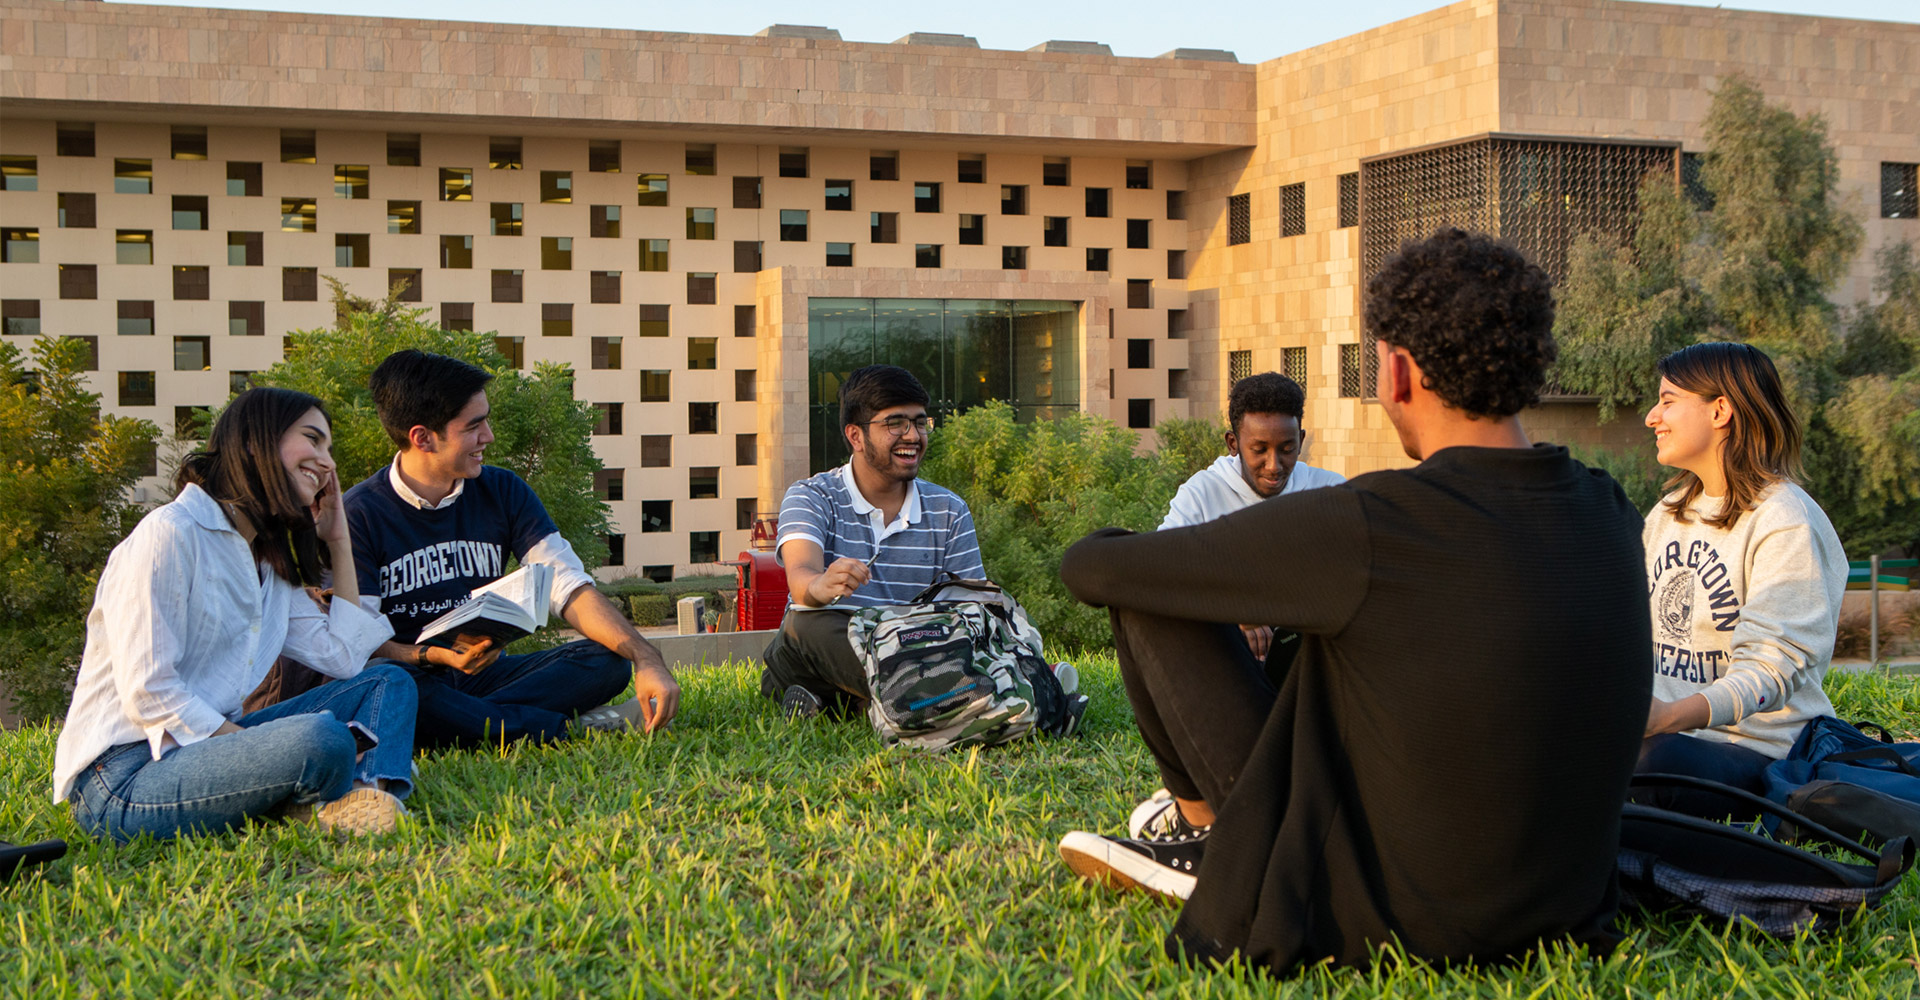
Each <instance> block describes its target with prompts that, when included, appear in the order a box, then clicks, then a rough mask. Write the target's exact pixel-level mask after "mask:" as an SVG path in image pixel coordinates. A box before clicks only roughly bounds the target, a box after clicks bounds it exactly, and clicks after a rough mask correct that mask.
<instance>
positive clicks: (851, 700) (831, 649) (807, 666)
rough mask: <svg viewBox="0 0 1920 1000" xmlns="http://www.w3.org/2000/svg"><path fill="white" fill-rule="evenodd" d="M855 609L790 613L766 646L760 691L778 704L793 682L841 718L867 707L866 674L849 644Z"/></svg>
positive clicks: (828, 609)
mask: <svg viewBox="0 0 1920 1000" xmlns="http://www.w3.org/2000/svg"><path fill="white" fill-rule="evenodd" d="M852 617H853V609H852V608H847V609H844V610H842V609H840V608H825V609H821V610H818V611H788V612H787V616H786V617H785V618H782V619H781V620H780V631H779V632H776V633H774V636H773V641H772V642H769V643H767V651H766V653H765V654H763V658H764V659H765V660H766V661H767V667H766V669H765V670H763V671H761V672H760V693H761V694H763V695H765V696H767V697H768V698H772V699H773V700H775V701H779V700H780V697H781V696H782V695H783V694H785V693H786V690H787V688H789V687H792V686H793V685H795V684H798V685H799V686H801V687H803V688H806V689H807V690H808V691H811V692H813V694H814V696H815V697H817V698H819V699H820V703H821V704H822V705H824V706H826V708H827V710H828V712H829V713H831V714H833V715H835V716H845V715H851V714H854V713H857V712H860V711H862V710H864V709H865V708H866V704H867V673H866V671H865V670H864V669H863V668H862V667H861V666H860V658H859V657H858V656H856V655H854V652H853V645H852V644H851V643H849V642H848V641H847V619H849V618H852Z"/></svg>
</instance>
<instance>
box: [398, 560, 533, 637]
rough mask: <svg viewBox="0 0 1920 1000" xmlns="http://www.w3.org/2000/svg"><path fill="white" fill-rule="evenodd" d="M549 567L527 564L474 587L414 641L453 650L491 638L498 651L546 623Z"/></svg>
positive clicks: (428, 624)
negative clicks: (471, 591) (461, 601)
mask: <svg viewBox="0 0 1920 1000" xmlns="http://www.w3.org/2000/svg"><path fill="white" fill-rule="evenodd" d="M552 589H553V567H551V566H548V565H545V564H544V563H528V564H527V565H525V566H522V567H520V568H519V569H517V570H514V571H513V572H511V573H508V574H507V575H506V576H503V577H501V578H500V579H498V580H495V581H493V582H492V583H489V584H487V585H486V586H484V587H475V588H474V589H473V593H472V594H469V595H468V596H467V599H466V601H465V602H464V603H462V604H461V605H460V606H458V607H456V608H454V609H453V610H452V611H449V612H447V613H446V614H444V615H441V616H440V617H438V618H435V619H434V620H433V621H430V622H428V623H427V624H426V625H425V626H424V627H422V628H421V629H420V635H419V637H418V638H416V639H414V642H417V643H424V644H426V645H429V646H445V647H447V648H450V649H451V648H455V647H457V646H461V645H464V644H465V643H467V642H471V641H473V640H476V639H492V640H493V648H494V649H499V648H500V647H502V646H505V645H506V644H507V643H510V642H512V641H514V640H515V639H518V638H520V637H521V636H524V635H531V634H533V633H534V632H536V631H538V630H539V628H540V626H542V625H545V624H546V623H547V611H548V608H547V605H548V601H549V600H550V597H549V594H550V593H551V592H552Z"/></svg>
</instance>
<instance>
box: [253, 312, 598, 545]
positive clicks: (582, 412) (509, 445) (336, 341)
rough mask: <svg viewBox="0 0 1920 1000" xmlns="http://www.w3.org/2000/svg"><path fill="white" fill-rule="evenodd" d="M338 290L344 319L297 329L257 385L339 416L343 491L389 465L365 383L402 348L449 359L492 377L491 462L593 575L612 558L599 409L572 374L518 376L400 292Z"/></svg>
mask: <svg viewBox="0 0 1920 1000" xmlns="http://www.w3.org/2000/svg"><path fill="white" fill-rule="evenodd" d="M328 281H329V282H331V283H332V284H333V301H334V307H335V312H336V315H337V316H338V320H337V321H336V323H335V324H334V326H333V328H331V329H320V330H295V331H294V332H293V333H291V334H289V335H288V345H287V351H286V360H284V361H281V362H280V363H279V364H276V365H274V366H273V367H272V368H269V369H267V370H266V371H263V372H258V373H256V374H255V375H254V376H253V381H254V383H255V384H256V385H267V386H280V387H282V388H287V389H299V390H301V391H303V392H310V393H312V394H314V395H315V396H318V397H320V399H321V400H322V401H323V402H325V403H326V405H327V410H328V412H330V413H331V414H333V439H334V445H333V458H334V461H335V463H336V464H338V466H339V468H340V482H341V484H342V485H343V486H346V487H349V488H351V487H352V485H353V484H354V483H357V482H359V481H360V480H362V479H365V478H366V477H367V476H369V475H372V474H373V473H375V472H377V471H379V470H380V469H383V468H385V467H386V466H387V465H389V464H390V463H391V462H392V461H393V453H394V444H393V441H392V440H391V439H390V438H388V437H387V433H386V431H385V430H383V429H382V428H381V426H380V420H379V418H378V417H377V416H376V415H375V413H374V408H373V397H372V394H371V393H369V392H368V391H367V377H368V376H369V375H371V374H372V373H373V369H374V367H375V366H376V365H378V364H379V363H380V361H381V360H382V359H384V358H385V357H386V356H387V355H389V354H392V353H393V352H395V351H398V350H403V349H405V348H409V347H411V348H416V349H418V350H422V351H427V352H429V353H433V354H446V355H450V356H452V357H456V358H459V359H461V360H462V361H467V362H471V363H473V364H475V365H479V366H480V367H481V368H484V369H486V370H487V371H489V372H492V373H493V376H494V379H493V381H492V382H491V383H489V384H488V386H487V399H488V401H489V402H490V403H491V404H492V407H493V414H492V417H491V422H492V425H493V433H494V442H493V444H492V445H491V446H490V447H488V449H487V462H488V463H489V464H491V465H498V466H501V467H503V468H506V469H511V470H512V471H513V472H515V473H517V474H519V476H520V477H521V478H522V479H525V480H526V481H527V483H528V485H530V486H532V487H533V491H534V492H535V493H536V494H538V495H539V497H540V500H541V502H542V503H544V504H546V507H547V513H549V514H551V515H552V516H553V521H554V524H555V525H557V526H558V527H559V529H560V534H561V535H563V536H565V537H566V539H567V541H568V542H570V543H572V545H573V548H574V551H576V552H578V553H579V554H580V558H581V560H582V561H583V562H585V563H586V564H587V566H588V568H592V567H595V566H598V565H600V564H602V563H604V562H606V559H607V544H606V535H607V533H608V532H609V531H610V530H611V527H610V525H609V522H608V508H607V505H606V504H605V503H603V502H602V501H601V500H600V499H599V497H598V496H596V495H595V494H594V491H593V474H594V473H595V472H598V471H599V470H600V460H599V459H598V458H596V457H595V456H594V454H593V445H592V440H591V435H592V433H593V425H594V420H595V414H594V411H593V408H592V407H591V406H589V405H588V404H586V403H582V402H579V401H577V400H575V399H574V398H573V371H572V369H570V368H568V367H567V366H565V365H558V364H552V363H550V362H542V363H540V364H538V365H536V366H535V367H534V370H533V372H532V373H531V374H529V373H526V372H522V371H518V370H516V369H515V368H514V367H513V366H512V365H511V364H509V363H508V361H507V359H506V357H505V356H504V355H502V354H501V353H500V351H499V350H498V349H497V348H496V347H495V346H494V339H493V338H494V335H493V334H492V333H475V332H472V331H461V330H443V329H441V328H440V327H438V326H436V325H434V324H433V323H432V322H431V321H430V320H428V319H427V311H426V310H424V309H411V308H408V307H406V306H404V305H403V304H401V303H400V302H399V301H398V299H397V296H398V293H399V291H400V288H399V286H396V287H395V288H394V289H393V291H391V292H389V293H388V295H387V297H386V298H384V299H381V300H379V301H377V302H376V301H371V300H368V299H362V298H357V297H354V296H352V295H349V294H347V291H346V289H345V288H343V287H342V286H341V285H340V284H339V283H338V282H334V281H333V280H332V279H328Z"/></svg>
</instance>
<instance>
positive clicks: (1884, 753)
mask: <svg viewBox="0 0 1920 1000" xmlns="http://www.w3.org/2000/svg"><path fill="white" fill-rule="evenodd" d="M1820 760H1821V761H1823V762H1824V761H1829V760H1832V761H1839V762H1840V763H1843V764H1847V763H1852V762H1854V761H1868V760H1877V761H1885V762H1887V763H1889V764H1892V765H1893V766H1894V767H1896V768H1899V769H1900V771H1901V772H1903V773H1905V774H1908V775H1911V776H1912V777H1915V778H1920V768H1916V767H1914V766H1913V762H1912V761H1909V760H1907V758H1905V757H1903V756H1901V755H1900V751H1898V750H1895V749H1894V748H1892V747H1890V746H1886V747H1869V748H1867V749H1865V750H1842V751H1840V752H1839V753H1830V754H1828V755H1826V756H1825V757H1822V758H1820Z"/></svg>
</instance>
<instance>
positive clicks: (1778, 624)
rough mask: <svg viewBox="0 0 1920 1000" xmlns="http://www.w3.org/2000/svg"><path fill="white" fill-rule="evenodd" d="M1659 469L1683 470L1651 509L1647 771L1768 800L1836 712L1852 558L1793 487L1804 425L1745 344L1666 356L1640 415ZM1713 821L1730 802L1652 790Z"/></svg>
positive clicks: (1653, 797) (1766, 364) (1643, 765)
mask: <svg viewBox="0 0 1920 1000" xmlns="http://www.w3.org/2000/svg"><path fill="white" fill-rule="evenodd" d="M1646 423H1647V426H1648V427H1649V428H1650V429H1652V430H1653V434H1654V446H1655V448H1656V449H1657V452H1658V457H1659V460H1660V464H1661V465H1665V466H1669V467H1671V468H1674V469H1677V470H1679V471H1678V472H1676V473H1675V475H1674V476H1673V478H1671V479H1669V480H1668V481H1667V484H1666V485H1667V489H1668V490H1669V493H1668V494H1667V496H1666V498H1665V499H1664V500H1663V501H1662V502H1661V503H1660V504H1659V505H1658V506H1656V507H1655V508H1654V509H1653V510H1652V511H1651V512H1649V513H1648V514H1647V522H1646V529H1645V530H1644V531H1643V532H1642V534H1641V539H1642V541H1643V542H1644V544H1645V548H1646V559H1647V595H1648V600H1649V602H1650V611H1651V614H1652V616H1653V666H1654V678H1653V704H1652V706H1651V707H1650V710H1649V712H1648V715H1647V738H1646V741H1645V742H1644V743H1643V744H1642V745H1641V754H1640V765H1639V770H1640V771H1642V772H1660V773H1679V774H1689V775H1694V776H1696V777H1704V778H1711V779H1714V780H1716V781H1720V782H1723V783H1725V784H1729V785H1733V786H1735V787H1738V788H1744V789H1746V790H1748V791H1752V792H1756V793H1757V792H1759V791H1761V778H1762V772H1764V771H1765V769H1766V767H1767V765H1769V764H1771V763H1773V762H1774V761H1775V760H1778V759H1780V758H1782V757H1784V756H1786V754H1787V751H1788V750H1789V749H1790V748H1791V747H1792V746H1793V742H1794V740H1795V738H1797V737H1798V736H1799V735H1800V731H1801V730H1802V729H1803V728H1805V726H1806V724H1807V722H1808V721H1809V720H1811V719H1814V718H1817V717H1819V716H1822V715H1831V714H1833V705H1832V703H1831V702H1829V701H1828V700H1827V695H1826V692H1825V691H1824V690H1822V688H1821V680H1822V678H1823V677H1824V675H1825V674H1826V671H1827V666H1828V664H1829V662H1830V661H1831V660H1832V658H1833V643H1834V631H1835V627H1836V625H1837V623H1838V622H1839V618H1840V598H1841V595H1842V594H1843V593H1844V592H1845V590H1846V585H1847V557H1846V554H1845V551H1844V550H1843V549H1842V547H1841V545H1840V539H1839V536H1838V535H1836V534H1835V533H1834V530H1833V524H1832V523H1831V522H1830V521H1829V520H1828V519H1827V515H1826V513H1825V512H1824V511H1822V510H1821V509H1820V506H1819V505H1818V504H1816V503H1815V502H1814V501H1813V498H1812V497H1810V496H1808V495H1807V492H1806V491H1805V490H1803V489H1801V488H1800V486H1799V484H1798V483H1797V482H1795V479H1796V477H1797V476H1798V474H1799V469H1800V444H1801V433H1800V425H1799V423H1798V422H1797V421H1796V420H1795V419H1794V415H1793V412H1792V410H1791V409H1790V408H1789V406H1788V404H1787V398H1786V393H1785V392H1784V391H1783V390H1782V388H1781V385H1780V376H1779V373H1778V372H1776V371H1775V369H1774V366H1773V362H1772V360H1771V359H1769V358H1768V357H1767V356H1766V355H1765V354H1763V353H1761V352H1760V351H1759V350H1758V349H1756V348H1753V347H1750V346H1748V345H1746V344H1730V343H1714V344H1695V345H1693V346H1692V347H1688V348H1685V349H1683V350H1680V351H1676V352H1674V353H1673V354H1670V355H1668V356H1667V357H1665V358H1663V359H1662V360H1661V361H1660V399H1659V402H1657V403H1656V404H1655V405H1654V407H1653V409H1652V410H1651V411H1649V412H1648V413H1647V420H1646ZM1644 798H1645V799H1646V800H1649V801H1652V802H1654V803H1655V804H1659V805H1665V806H1667V807H1668V808H1674V809H1679V810H1681V811H1685V812H1693V813H1696V814H1700V815H1708V816H1713V817H1716V818H1717V817H1719V816H1724V815H1726V814H1727V813H1728V811H1729V807H1728V803H1727V800H1725V799H1724V798H1720V797H1717V796H1711V795H1701V794H1699V793H1687V792H1679V791H1661V792H1656V793H1652V794H1648V795H1645V796H1644Z"/></svg>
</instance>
